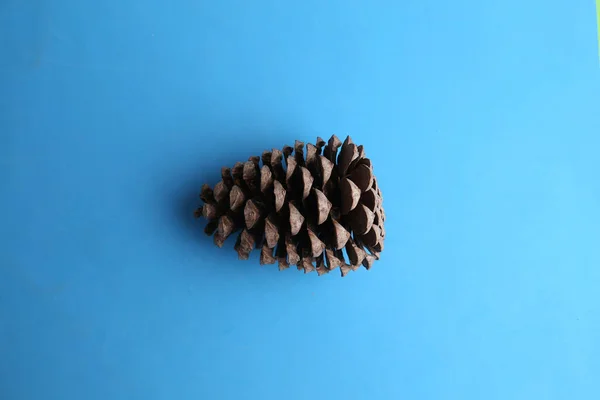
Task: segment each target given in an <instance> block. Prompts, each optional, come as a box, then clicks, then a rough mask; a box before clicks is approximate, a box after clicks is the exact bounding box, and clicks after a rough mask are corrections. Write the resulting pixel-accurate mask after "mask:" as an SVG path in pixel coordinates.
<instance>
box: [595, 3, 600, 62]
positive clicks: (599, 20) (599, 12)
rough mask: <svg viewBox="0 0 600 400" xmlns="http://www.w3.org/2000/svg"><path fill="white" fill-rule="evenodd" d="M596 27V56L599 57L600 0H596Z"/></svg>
mask: <svg viewBox="0 0 600 400" xmlns="http://www.w3.org/2000/svg"><path fill="white" fill-rule="evenodd" d="M596 27H597V28H598V58H600V0H596Z"/></svg>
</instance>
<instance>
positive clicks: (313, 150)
mask: <svg viewBox="0 0 600 400" xmlns="http://www.w3.org/2000/svg"><path fill="white" fill-rule="evenodd" d="M305 149H306V153H305ZM284 163H285V166H284ZM200 198H201V200H202V202H203V204H202V205H201V206H200V208H198V209H197V210H196V212H195V216H196V217H201V216H203V217H205V218H206V219H207V220H208V222H207V224H206V226H205V228H204V231H205V233H206V234H207V235H212V236H213V238H214V239H213V240H214V243H215V245H217V246H218V247H222V246H223V245H224V243H225V241H226V239H227V238H228V237H230V236H231V235H233V234H234V233H237V232H239V233H238V234H237V239H236V242H235V246H234V248H235V250H236V251H237V253H238V257H239V258H240V259H243V260H247V259H248V258H249V256H250V253H251V252H252V250H253V249H260V264H261V265H265V264H278V265H279V269H280V270H284V269H287V268H289V267H290V266H291V265H295V266H296V267H297V268H298V269H299V270H304V272H305V273H308V272H312V271H316V272H317V273H318V274H319V275H323V274H326V273H328V272H330V271H332V270H334V269H336V268H339V269H340V271H341V275H342V276H346V275H347V274H348V272H350V271H355V270H357V269H358V268H360V267H361V266H364V267H365V268H366V269H370V268H371V267H372V266H373V263H374V262H375V260H378V259H379V257H380V253H381V252H382V251H383V242H384V240H385V229H384V222H385V213H384V210H383V198H382V195H381V190H380V188H379V187H378V185H377V180H376V178H375V176H374V174H373V166H372V164H371V160H370V159H369V158H367V157H366V155H365V152H364V149H363V146H356V145H355V144H354V143H353V142H352V139H351V138H350V137H349V136H348V137H347V138H346V140H345V141H344V143H343V144H342V142H341V141H340V140H339V139H338V138H337V137H336V136H335V135H333V136H332V137H331V138H330V139H329V141H328V142H327V143H326V142H325V141H324V140H323V139H321V138H317V142H316V143H315V144H311V143H309V144H307V145H306V147H305V146H304V143H303V142H300V141H296V142H295V144H294V147H293V148H292V147H290V146H284V147H283V149H282V150H281V151H280V150H278V149H273V150H272V151H265V152H263V154H262V157H258V156H253V157H250V158H249V159H248V161H247V162H245V163H241V162H238V163H236V164H235V165H234V166H233V168H227V167H223V168H222V169H221V181H220V182H219V183H217V184H216V185H215V186H214V188H211V187H210V186H208V185H206V184H205V185H203V186H202V190H201V193H200Z"/></svg>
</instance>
